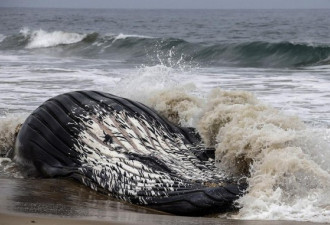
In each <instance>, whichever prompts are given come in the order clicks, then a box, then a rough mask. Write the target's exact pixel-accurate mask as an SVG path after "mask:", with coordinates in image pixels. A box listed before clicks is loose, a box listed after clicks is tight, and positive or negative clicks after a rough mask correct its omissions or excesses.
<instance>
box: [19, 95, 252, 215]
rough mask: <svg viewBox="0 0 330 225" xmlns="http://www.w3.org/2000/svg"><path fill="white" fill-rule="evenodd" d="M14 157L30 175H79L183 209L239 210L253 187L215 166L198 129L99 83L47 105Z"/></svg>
mask: <svg viewBox="0 0 330 225" xmlns="http://www.w3.org/2000/svg"><path fill="white" fill-rule="evenodd" d="M14 160H15V162H16V163H17V164H19V165H20V166H21V168H23V171H25V173H26V174H27V175H28V176H36V177H44V178H54V177H68V178H73V179H75V180H77V181H79V182H81V183H83V184H84V185H86V186H88V187H90V188H92V189H94V190H96V191H99V192H103V193H106V194H108V195H110V196H113V197H115V198H117V199H119V200H123V201H126V202H129V203H132V204H137V205H141V206H146V207H150V208H153V209H156V210H160V211H164V212H168V213H172V214H177V215H190V216H198V215H205V214H209V213H215V212H224V211H229V210H233V209H235V206H234V205H235V204H234V201H235V200H236V199H237V198H238V197H239V196H240V195H241V194H242V192H243V190H244V188H246V186H245V185H244V184H242V185H239V184H238V183H237V181H236V180H233V179H230V178H228V177H227V176H226V174H225V173H224V172H223V171H220V170H219V169H217V168H216V166H215V161H214V149H210V148H206V147H205V146H204V145H203V143H202V141H201V139H200V137H199V135H198V133H197V132H196V131H195V130H194V129H192V128H184V127H179V126H176V125H174V124H172V123H171V122H169V121H167V120H166V119H165V118H163V117H162V116H160V115H158V114H157V113H156V112H155V111H154V110H153V109H151V108H148V107H147V106H145V105H144V104H142V103H139V102H136V101H132V100H129V99H125V98H121V97H118V96H115V95H111V94H108V93H103V92H98V91H75V92H70V93H65V94H61V95H58V96H56V97H53V98H51V99H49V100H47V101H46V102H44V103H43V104H42V105H40V106H39V107H38V108H37V109H36V110H35V111H34V112H33V113H32V114H31V115H30V116H29V117H28V118H27V119H26V120H25V122H24V123H23V125H22V126H21V128H20V131H19V132H18V135H17V138H16V142H15V156H14Z"/></svg>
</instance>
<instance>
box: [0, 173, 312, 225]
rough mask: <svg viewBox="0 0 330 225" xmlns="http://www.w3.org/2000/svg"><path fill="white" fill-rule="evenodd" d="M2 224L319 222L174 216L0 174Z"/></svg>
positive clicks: (64, 184)
mask: <svg viewBox="0 0 330 225" xmlns="http://www.w3.org/2000/svg"><path fill="white" fill-rule="evenodd" d="M0 190H1V193H2V194H1V196H0V218H1V219H0V225H11V224H13V225H14V224H15V225H17V224H44V225H50V224H52V225H57V224H59V225H63V224H69V225H76V224H79V225H84V224H96V225H98V224H164V225H165V224H172V225H176V224H178V225H179V224H180V225H183V224H206V225H211V224H212V225H213V224H214V225H215V224H228V225H259V224H260V225H261V224H267V225H279V224H290V225H294V224H300V225H313V224H315V225H316V224H318V223H310V222H294V221H247V220H229V219H223V218H219V215H214V216H213V217H184V216H173V215H168V214H164V213H161V212H156V211H152V210H149V209H146V208H142V207H137V206H134V205H131V204H128V203H124V202H119V201H116V200H114V199H111V198H110V197H108V196H105V195H103V194H100V193H97V192H94V191H92V190H90V189H89V188H87V187H85V186H83V185H80V184H78V183H76V182H75V181H71V180H64V179H13V178H0Z"/></svg>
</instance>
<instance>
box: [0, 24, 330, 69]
mask: <svg viewBox="0 0 330 225" xmlns="http://www.w3.org/2000/svg"><path fill="white" fill-rule="evenodd" d="M0 40H2V41H1V42H0V50H6V49H30V50H38V49H45V48H48V49H49V48H50V49H51V53H52V54H54V51H53V48H56V49H57V48H58V49H59V50H60V51H58V52H60V53H61V54H64V55H66V56H71V55H73V56H82V57H94V58H95V57H96V58H98V57H100V58H120V59H125V60H127V61H130V62H133V63H134V62H135V63H149V64H152V63H154V64H155V63H159V60H162V61H164V62H165V63H166V59H167V58H168V57H171V58H172V59H176V60H181V61H183V62H189V63H191V62H192V63H195V64H197V65H200V66H243V67H303V66H312V65H328V64H329V63H330V45H328V44H310V43H291V42H274V43H273V42H261V41H255V42H243V43H234V42H233V43H191V42H188V41H186V40H183V39H177V38H162V37H148V36H143V35H128V34H105V35H102V34H100V33H89V34H80V33H74V32H65V31H44V30H41V29H40V30H33V31H31V30H30V29H28V28H24V29H22V30H21V31H20V32H19V33H17V34H14V35H11V36H0ZM43 52H44V53H45V51H43Z"/></svg>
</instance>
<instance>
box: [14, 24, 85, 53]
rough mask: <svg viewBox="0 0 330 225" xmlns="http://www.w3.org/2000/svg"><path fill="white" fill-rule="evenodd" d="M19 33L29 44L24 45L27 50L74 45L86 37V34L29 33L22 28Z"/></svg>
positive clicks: (59, 32)
mask: <svg viewBox="0 0 330 225" xmlns="http://www.w3.org/2000/svg"><path fill="white" fill-rule="evenodd" d="M20 33H21V34H23V35H24V36H25V37H26V38H29V42H28V44H27V45H26V48H28V49H34V48H47V47H54V46H58V45H66V44H74V43H78V42H80V41H82V40H83V39H84V38H85V37H86V34H78V33H70V32H64V31H52V32H47V31H44V30H42V29H40V30H34V31H30V30H29V29H28V28H23V29H22V30H21V31H20Z"/></svg>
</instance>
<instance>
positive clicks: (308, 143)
mask: <svg viewBox="0 0 330 225" xmlns="http://www.w3.org/2000/svg"><path fill="white" fill-rule="evenodd" d="M329 15H330V10H112V9H104V10H102V9H98V10H97V9H93V10H88V9H23V8H1V2H0V155H1V156H4V155H5V152H7V151H8V149H11V148H13V133H14V131H15V128H16V125H17V124H18V123H20V122H23V121H24V119H25V118H26V116H27V115H29V114H30V113H31V112H32V111H33V110H34V109H35V108H36V107H38V106H39V105H40V104H41V103H42V102H43V101H45V100H47V99H49V98H50V97H53V96H55V95H57V94H61V93H64V92H68V91H73V90H99V91H106V92H111V93H113V94H117V95H121V96H124V97H129V98H132V99H134V100H138V101H141V102H144V103H146V104H149V103H150V102H149V100H150V99H149V98H150V97H154V96H157V94H156V93H157V91H160V90H167V91H168V93H169V94H173V93H174V94H175V93H176V92H177V91H178V90H182V91H184V92H187V93H189V94H191V95H193V96H194V97H198V98H201V99H202V100H201V102H202V104H201V106H200V108H198V109H196V108H192V109H191V110H190V111H189V110H187V112H188V113H187V115H188V117H189V116H191V115H192V116H191V118H190V117H189V118H190V119H191V120H189V121H188V120H187V121H186V123H187V124H186V125H189V126H195V127H196V126H197V125H198V124H196V123H195V122H194V121H195V120H196V119H197V120H198V119H199V116H200V114H199V113H201V112H205V111H207V110H208V109H209V108H208V106H207V105H206V103H207V98H208V97H206V96H208V94H209V93H210V92H212V91H214V89H215V88H219V87H220V88H222V90H224V91H227V92H221V93H222V94H223V93H224V95H228V96H231V99H230V101H232V102H235V101H236V100H237V99H240V98H241V97H242V96H243V98H244V96H245V97H246V96H250V95H255V96H256V98H257V99H256V100H254V102H257V103H255V104H261V103H262V104H265V105H264V106H263V108H264V109H266V110H265V112H263V111H262V110H261V111H262V112H261V113H260V114H257V115H255V114H253V113H256V111H252V112H251V111H249V110H250V109H255V108H257V107H255V105H248V104H245V105H244V104H243V105H239V107H242V110H236V111H235V107H236V106H232V105H230V104H229V105H224V106H223V107H225V108H226V109H228V110H229V114H228V115H229V116H232V115H234V116H237V118H238V119H237V121H241V123H237V124H234V125H232V130H230V131H228V136H229V137H230V138H228V139H226V140H235V141H236V142H237V143H241V142H242V144H241V145H239V144H237V145H235V144H233V145H232V146H228V149H231V148H232V149H234V150H237V148H239V147H240V146H248V145H247V144H246V143H250V144H251V146H253V144H255V145H256V146H257V147H256V149H251V151H252V153H253V154H254V153H255V152H259V153H260V155H256V156H255V155H253V154H252V155H253V156H254V157H255V158H253V160H254V162H255V164H254V167H251V170H252V171H253V170H254V171H253V172H254V173H253V175H251V178H250V179H251V182H250V184H251V186H250V187H251V192H250V193H249V194H248V195H246V196H245V197H244V198H242V199H241V204H242V206H243V207H242V209H241V210H240V212H239V214H238V215H236V216H235V215H234V216H228V218H234V217H235V218H238V219H241V220H243V221H244V220H247V219H258V220H298V221H314V222H329V220H330V210H329V206H330V201H329V199H330V197H329V196H330V193H329V190H330V167H329V165H330V162H329V157H330V39H329V37H330V29H329V27H330V19H329V18H330V17H329ZM235 90H236V91H244V92H243V94H240V93H237V92H235ZM180 94H182V93H179V95H178V96H177V98H176V99H174V100H177V99H180ZM220 96H221V95H220ZM158 100H159V102H158V103H159V105H160V106H161V103H162V102H161V101H162V99H161V98H159V99H158ZM230 101H229V102H230ZM156 103H157V101H156ZM149 105H150V104H149ZM272 107H274V108H276V109H278V110H280V111H281V112H283V113H284V114H285V115H286V114H288V115H295V116H297V118H296V117H295V118H293V119H287V118H291V117H285V116H282V114H280V113H274V110H272V109H273V108H272ZM182 110H183V111H184V110H185V109H184V108H183V109H182ZM245 110H246V111H245ZM267 110H268V111H267ZM185 112H186V111H184V113H185ZM251 115H252V116H251ZM253 116H255V117H254V118H253V120H252V121H254V123H252V124H251V125H250V123H251V119H250V118H252V117H253ZM299 121H303V122H304V123H305V125H306V128H305V129H304V130H299V129H296V127H298V125H297V124H300V122H299ZM260 124H261V125H262V126H260ZM213 125H214V123H210V124H209V126H210V127H212V126H213ZM243 125H245V127H244V126H243ZM275 125H276V126H275ZM283 127H286V129H282V128H283ZM226 128H228V129H229V128H230V126H227V127H226ZM261 128H265V129H261ZM217 131H219V130H217ZM236 131H239V132H237V134H236V133H235V132H236ZM222 133H224V131H223V130H222ZM222 133H221V132H220V134H222ZM213 135H214V136H217V135H218V133H215V134H213ZM240 135H241V136H240ZM225 138H226V136H221V138H220V139H221V140H225ZM235 141H234V142H235ZM260 143H265V144H264V145H262V147H260V149H259V148H258V146H259V145H258V144H260ZM223 144H224V143H222V142H221V141H220V142H219V143H218V145H219V146H221V145H223ZM233 146H234V147H233ZM269 146H271V147H274V146H275V147H274V148H271V149H269ZM226 149H227V146H226ZM261 153H262V154H261ZM0 160H1V163H2V162H6V160H3V158H0ZM274 162H276V163H274ZM278 165H280V166H278ZM10 168H11V166H7V163H3V164H1V166H0V178H1V179H2V178H3V179H2V180H0V185H1V186H0V193H1V196H6V195H7V193H9V191H12V192H11V194H10V195H11V196H13V197H11V198H12V200H10V201H8V202H7V203H8V204H7V203H6V204H4V205H5V206H3V205H2V206H1V207H2V208H0V209H1V210H3V209H4V208H7V209H8V208H9V211H10V210H13V211H15V210H16V211H19V212H25V211H24V210H25V209H24V205H28V207H27V209H28V210H30V211H29V212H35V213H42V211H43V210H45V213H46V214H47V213H48V214H60V215H61V214H65V213H66V212H67V214H66V215H68V214H70V215H71V214H72V215H73V214H74V215H78V216H79V215H86V216H87V217H92V216H94V213H95V210H94V209H96V211H97V210H99V209H100V208H103V207H104V208H105V209H107V210H109V211H112V210H113V208H114V207H117V206H118V205H117V204H119V203H117V202H116V201H115V202H113V201H112V200H109V205H107V204H108V203H106V202H105V200H104V199H103V198H102V197H100V195H97V194H95V195H94V194H91V192H88V191H87V190H86V189H80V186H79V185H73V184H72V183H66V182H65V181H64V182H63V181H54V180H50V183H49V184H48V183H45V181H38V182H36V181H35V180H25V179H20V178H14V177H20V176H19V174H17V173H16V172H15V171H12V170H11V169H10ZM269 171H272V173H271V175H269V174H270V173H269ZM258 178H259V180H258ZM261 178H262V179H261ZM258 181H259V182H258ZM56 182H59V183H56ZM35 183H38V185H39V186H38V187H36V188H34V185H35ZM58 184H59V185H63V186H64V188H65V189H64V190H66V191H65V193H64V197H63V195H61V197H58V196H60V195H58V196H57V195H56V196H57V197H56V196H55V197H54V196H52V197H49V199H51V200H52V201H51V202H53V203H49V202H47V201H48V200H47V199H44V198H43V197H42V195H44V196H50V195H49V188H50V189H52V188H55V187H56V185H58ZM266 184H267V185H269V186H267V185H266ZM49 185H52V186H51V187H49ZM266 186H267V187H266ZM17 187H19V188H17ZM23 187H28V188H26V189H24V188H23ZM18 189H20V190H18ZM22 190H23V192H22ZM86 191H87V192H88V193H87V194H86ZM38 192H40V193H41V196H40V195H38V196H37V197H36V199H32V198H28V197H26V195H25V194H26V193H31V196H34V194H35V193H38ZM70 192H75V193H74V194H72V195H70V194H69V193H70ZM76 193H84V194H81V195H80V194H79V195H80V196H79V198H80V200H79V201H77V202H79V204H80V203H81V204H82V206H81V205H70V201H71V200H72V199H77V195H76ZM29 195H30V194H29ZM15 196H16V197H15ZM91 196H92V197H91ZM13 198H16V199H13ZM58 198H63V199H61V200H60V202H57V203H58V204H57V203H56V201H57V199H58ZM94 200H95V201H94ZM40 201H41V202H42V201H45V202H47V204H55V206H54V207H55V208H52V207H50V208H47V204H46V205H45V204H41V202H40ZM90 201H91V202H90ZM15 202H20V203H22V202H23V203H22V204H18V205H17V207H18V208H15V207H16V206H15V205H16V203H15ZM83 202H86V205H83ZM56 204H57V205H56ZM33 205H35V206H36V208H35V211H33ZM305 206H306V207H305ZM10 207H12V208H10ZM20 207H21V208H20ZM31 207H32V208H31ZM45 207H46V208H47V209H46V208H45ZM56 207H59V208H58V211H56V210H57V208H56ZM79 207H83V208H84V207H86V208H91V211H90V214H88V213H89V211H84V210H82V209H81V208H79ZM127 207H128V208H127ZM127 207H126V205H125V204H124V206H123V205H120V206H118V208H119V211H120V212H116V213H115V214H111V215H110V217H111V216H114V217H115V216H119V215H124V214H126V213H128V212H132V210H133V211H134V212H136V211H135V210H137V211H138V216H137V217H134V216H133V217H132V218H133V219H132V218H131V219H129V218H127V217H126V219H128V220H126V219H125V216H124V217H123V218H124V219H123V220H124V221H125V222H127V221H128V222H131V221H133V222H134V218H138V219H139V221H143V220H141V219H142V218H144V216H145V215H146V214H145V213H147V214H149V213H150V212H149V211H144V209H136V208H134V207H133V209H132V208H130V207H131V206H127ZM31 210H32V211H31ZM107 210H101V211H100V214H99V216H100V217H102V216H103V217H104V218H106V217H107V216H108V214H107V213H106V211H107ZM140 210H142V211H140ZM79 213H81V214H79ZM129 215H131V214H129ZM134 215H136V214H134ZM157 216H160V215H157ZM157 216H156V217H152V219H151V220H150V221H154V220H157V219H159V220H161V221H162V223H166V221H173V220H174V219H173V220H171V219H169V217H166V218H165V219H164V218H163V217H161V216H160V217H157ZM219 216H220V217H226V215H217V216H216V217H217V218H215V220H213V219H212V220H211V222H210V221H209V220H207V221H209V222H210V224H213V223H217V219H218V221H220V219H219V218H218V217H219ZM148 218H149V217H148ZM173 218H175V217H173ZM196 221H199V222H201V223H202V222H203V220H202V219H201V220H196ZM221 221H222V220H221ZM204 222H205V223H206V220H204ZM222 222H223V221H222Z"/></svg>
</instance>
